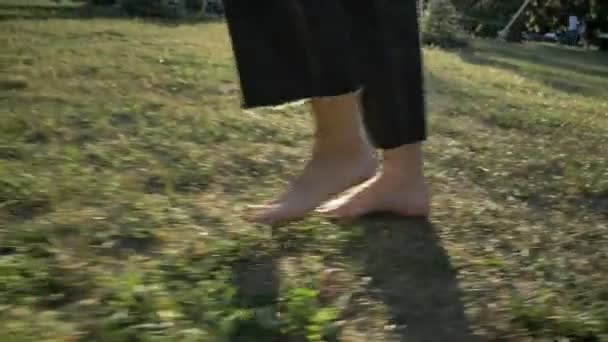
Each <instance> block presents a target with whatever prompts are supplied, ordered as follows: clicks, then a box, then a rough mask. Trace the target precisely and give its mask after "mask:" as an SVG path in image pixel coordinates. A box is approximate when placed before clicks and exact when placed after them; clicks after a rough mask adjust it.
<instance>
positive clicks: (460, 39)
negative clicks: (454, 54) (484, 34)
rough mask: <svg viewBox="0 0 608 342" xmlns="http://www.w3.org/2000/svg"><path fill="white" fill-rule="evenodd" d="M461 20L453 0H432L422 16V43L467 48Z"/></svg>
mask: <svg viewBox="0 0 608 342" xmlns="http://www.w3.org/2000/svg"><path fill="white" fill-rule="evenodd" d="M460 19H461V18H460V14H459V13H458V11H457V10H456V8H455V7H454V5H453V4H452V2H451V0H430V1H429V3H428V6H427V8H426V10H425V12H424V14H423V16H422V22H421V34H422V43H423V44H425V45H434V46H440V47H444V48H453V47H462V46H466V45H467V40H466V36H465V33H464V30H463V29H462V26H461V21H460Z"/></svg>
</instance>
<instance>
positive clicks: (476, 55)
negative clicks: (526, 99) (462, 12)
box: [460, 42, 608, 96]
mask: <svg viewBox="0 0 608 342" xmlns="http://www.w3.org/2000/svg"><path fill="white" fill-rule="evenodd" d="M460 56H461V58H462V59H463V60H464V61H466V62H468V63H471V64H475V65H487V66H492V67H497V68H501V69H504V70H508V71H512V72H515V73H518V74H519V75H520V76H522V77H524V78H528V79H532V80H536V81H540V82H542V83H543V84H545V85H547V86H549V87H551V88H553V89H555V90H557V91H563V92H566V93H578V94H585V95H595V96H602V95H605V94H606V91H605V89H604V87H603V83H602V82H601V80H600V79H599V78H600V77H608V63H606V57H607V56H608V55H607V54H605V53H601V52H596V51H585V50H580V51H579V50H573V49H567V48H563V47H557V46H546V45H542V44H534V45H510V44H509V45H500V44H498V43H489V42H481V43H479V44H475V45H474V47H473V48H471V49H465V50H463V51H462V52H461V53H460ZM573 74H578V75H582V76H583V77H572V76H573Z"/></svg>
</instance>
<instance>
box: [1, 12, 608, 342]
mask: <svg viewBox="0 0 608 342" xmlns="http://www.w3.org/2000/svg"><path fill="white" fill-rule="evenodd" d="M1 4H2V6H0V14H4V15H1V17H2V18H3V20H2V21H0V32H1V33H0V44H1V45H2V46H3V49H2V53H1V54H0V60H1V63H0V340H2V341H19V342H22V341H222V340H228V341H271V340H273V339H274V340H290V341H300V340H310V341H318V340H332V339H333V340H342V341H367V340H372V341H395V340H399V341H401V340H403V341H423V340H424V341H473V340H475V339H476V338H477V339H480V340H489V341H528V340H529V341H531V340H539V341H540V340H553V339H557V338H568V339H569V340H570V341H604V340H607V339H608V290H607V289H608V263H606V258H607V257H608V248H607V247H606V246H607V245H608V244H607V243H608V224H607V222H608V158H607V157H608V156H607V155H606V146H607V144H608V138H607V137H608V101H607V100H606V99H608V62H607V59H606V55H602V54H600V53H597V52H587V51H582V50H573V49H567V48H559V47H553V46H547V45H524V46H512V45H500V44H497V43H494V42H490V41H475V42H474V43H473V46H472V47H471V48H468V49H466V50H463V51H459V52H446V51H442V50H436V49H428V50H426V51H425V64H426V76H427V89H428V101H429V107H430V112H429V118H430V130H431V132H430V136H431V139H430V140H429V142H428V143H427V145H426V150H427V157H428V163H427V173H428V175H429V179H430V181H431V183H432V186H433V190H434V191H433V192H434V197H433V215H432V217H431V219H430V222H418V221H413V220H401V219H397V218H390V217H378V218H374V219H365V220H361V221H358V222H354V223H352V224H348V225H336V224H334V223H330V222H327V221H326V220H324V219H322V218H319V217H310V218H308V219H306V220H305V221H303V222H300V223H294V224H290V225H287V226H284V227H275V228H272V229H271V228H268V227H259V226H255V225H251V224H249V223H246V222H244V221H243V220H242V219H241V218H240V215H239V212H240V208H241V207H242V205H243V204H245V203H249V202H252V201H253V202H257V201H261V200H264V199H266V198H269V197H271V196H272V195H273V194H275V193H276V192H277V191H279V189H280V188H281V187H282V186H283V185H284V184H285V182H286V180H287V179H288V178H289V176H290V175H291V174H293V173H294V172H296V171H297V170H298V168H299V165H301V163H302V162H303V161H304V159H305V157H306V155H307V150H308V148H309V146H310V141H311V127H310V123H309V122H308V119H307V116H306V115H305V112H306V108H305V106H302V105H299V106H295V107H287V108H265V109H258V110H254V111H250V112H243V111H242V110H240V108H239V89H238V83H237V76H236V73H235V69H234V65H233V60H232V55H231V50H230V46H229V42H228V36H227V32H226V28H225V25H224V24H222V23H217V22H216V23H199V24H184V25H174V26H168V25H165V24H161V23H154V22H144V21H139V20H127V19H103V18H97V19H96V18H87V19H86V20H85V19H79V18H78V17H69V16H67V15H64V14H65V13H63V12H61V13H59V14H57V18H53V14H52V13H54V12H50V14H49V12H48V11H46V12H44V13H45V14H44V15H45V19H46V20H35V19H31V18H32V17H33V18H36V13H38V12H40V11H39V8H38V7H35V8H36V9H35V10H32V11H31V12H28V10H27V8H23V7H18V11H22V12H24V13H30V14H31V15H24V16H23V17H24V18H17V17H16V16H14V15H12V14H11V13H13V14H14V12H15V11H16V10H15V9H14V7H15V2H14V1H13V2H9V1H7V0H2V2H1ZM19 4H21V2H19ZM34 5H37V6H44V4H42V2H40V3H39V4H34ZM52 6H57V5H52ZM59 7H61V6H59ZM37 11H38V12H37ZM74 13H75V12H74ZM9 14H10V15H9ZM327 268H339V269H341V270H342V271H341V272H340V273H339V274H340V275H341V277H340V279H339V281H338V280H335V279H333V278H332V280H331V282H332V284H334V285H335V289H334V290H335V291H336V293H337V295H334V296H330V298H329V299H327V298H325V297H326V296H325V294H324V291H325V290H324V287H322V286H321V283H323V282H324V278H323V277H320V272H321V271H322V270H325V269H327ZM322 274H324V273H322ZM336 298H337V299H336ZM277 312H280V317H278V315H277V314H276V313H277Z"/></svg>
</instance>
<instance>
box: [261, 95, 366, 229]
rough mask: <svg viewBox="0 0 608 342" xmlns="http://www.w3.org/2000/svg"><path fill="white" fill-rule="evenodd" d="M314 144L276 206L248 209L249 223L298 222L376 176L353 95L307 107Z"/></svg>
mask: <svg viewBox="0 0 608 342" xmlns="http://www.w3.org/2000/svg"><path fill="white" fill-rule="evenodd" d="M311 102H312V115H313V118H314V122H315V126H316V128H315V142H314V146H313V150H312V157H311V159H310V161H309V162H308V163H307V164H306V166H305V167H304V170H303V171H302V173H301V174H300V175H299V176H297V177H296V178H295V179H294V180H293V181H292V182H291V184H290V185H289V188H288V189H287V191H286V192H285V193H284V194H283V195H282V196H281V197H279V199H278V200H276V201H275V202H272V203H270V204H268V205H263V206H256V207H253V209H254V210H253V212H252V213H251V215H250V219H251V220H252V221H254V222H259V223H265V224H271V223H275V222H281V221H289V220H293V219H298V218H301V217H303V216H304V215H306V214H308V213H309V212H310V211H312V210H314V209H315V208H317V207H318V206H319V205H320V204H321V203H323V202H324V201H327V200H328V199H329V198H330V197H332V196H333V195H336V194H338V193H340V192H342V191H344V190H345V189H348V188H349V187H351V186H353V185H356V184H359V183H361V182H363V181H365V180H367V179H368V178H370V177H371V176H373V174H374V173H375V171H376V167H377V161H376V159H375V156H374V149H373V147H372V146H371V145H370V143H369V142H368V140H367V137H366V134H365V131H364V128H363V125H362V123H361V117H360V115H359V105H358V96H357V95H356V94H354V93H351V94H347V95H341V96H335V97H329V98H315V99H313V100H312V101H311Z"/></svg>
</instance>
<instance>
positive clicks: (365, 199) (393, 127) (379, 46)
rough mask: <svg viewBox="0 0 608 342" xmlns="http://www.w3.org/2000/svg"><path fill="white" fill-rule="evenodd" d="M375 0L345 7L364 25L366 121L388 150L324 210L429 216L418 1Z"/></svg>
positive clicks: (379, 143)
mask: <svg viewBox="0 0 608 342" xmlns="http://www.w3.org/2000/svg"><path fill="white" fill-rule="evenodd" d="M370 3H372V2H346V1H345V7H346V8H348V9H349V11H350V13H351V17H352V18H354V21H355V23H356V25H354V26H355V27H357V28H362V30H361V32H358V37H360V38H361V39H360V42H361V44H362V46H361V47H360V50H361V51H362V53H361V54H360V55H361V57H362V58H361V61H360V68H361V69H362V70H364V71H363V72H362V74H363V75H364V76H363V77H364V81H365V82H364V83H365V92H364V94H363V104H364V121H365V125H366V128H367V129H368V132H369V135H370V137H371V138H372V140H373V141H374V143H375V144H376V145H377V146H378V147H380V148H382V149H383V160H382V169H381V170H380V171H378V173H377V174H376V175H375V176H374V177H373V178H372V179H370V180H369V181H367V182H365V183H364V184H362V185H361V186H359V187H357V188H355V189H353V191H351V192H349V193H346V194H345V195H344V196H342V197H340V198H338V199H336V200H334V201H331V202H329V203H327V204H326V205H325V206H323V208H321V211H322V212H325V213H327V214H329V215H331V216H334V217H339V218H352V217H357V216H361V215H365V214H367V213H370V212H375V211H389V212H394V213H397V214H400V215H404V216H427V215H428V213H429V194H428V189H427V185H426V182H425V179H424V175H423V163H422V141H423V140H425V139H426V122H425V109H424V96H423V87H422V85H423V84H422V83H423V80H422V67H421V58H420V43H419V35H418V27H417V18H416V13H417V11H416V2H415V1H399V2H396V1H393V2H391V1H382V0H380V1H378V2H373V3H374V4H371V5H370ZM361 13H368V15H367V16H364V15H361ZM361 20H364V21H361ZM358 21H360V22H358ZM370 33H371V34H370Z"/></svg>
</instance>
